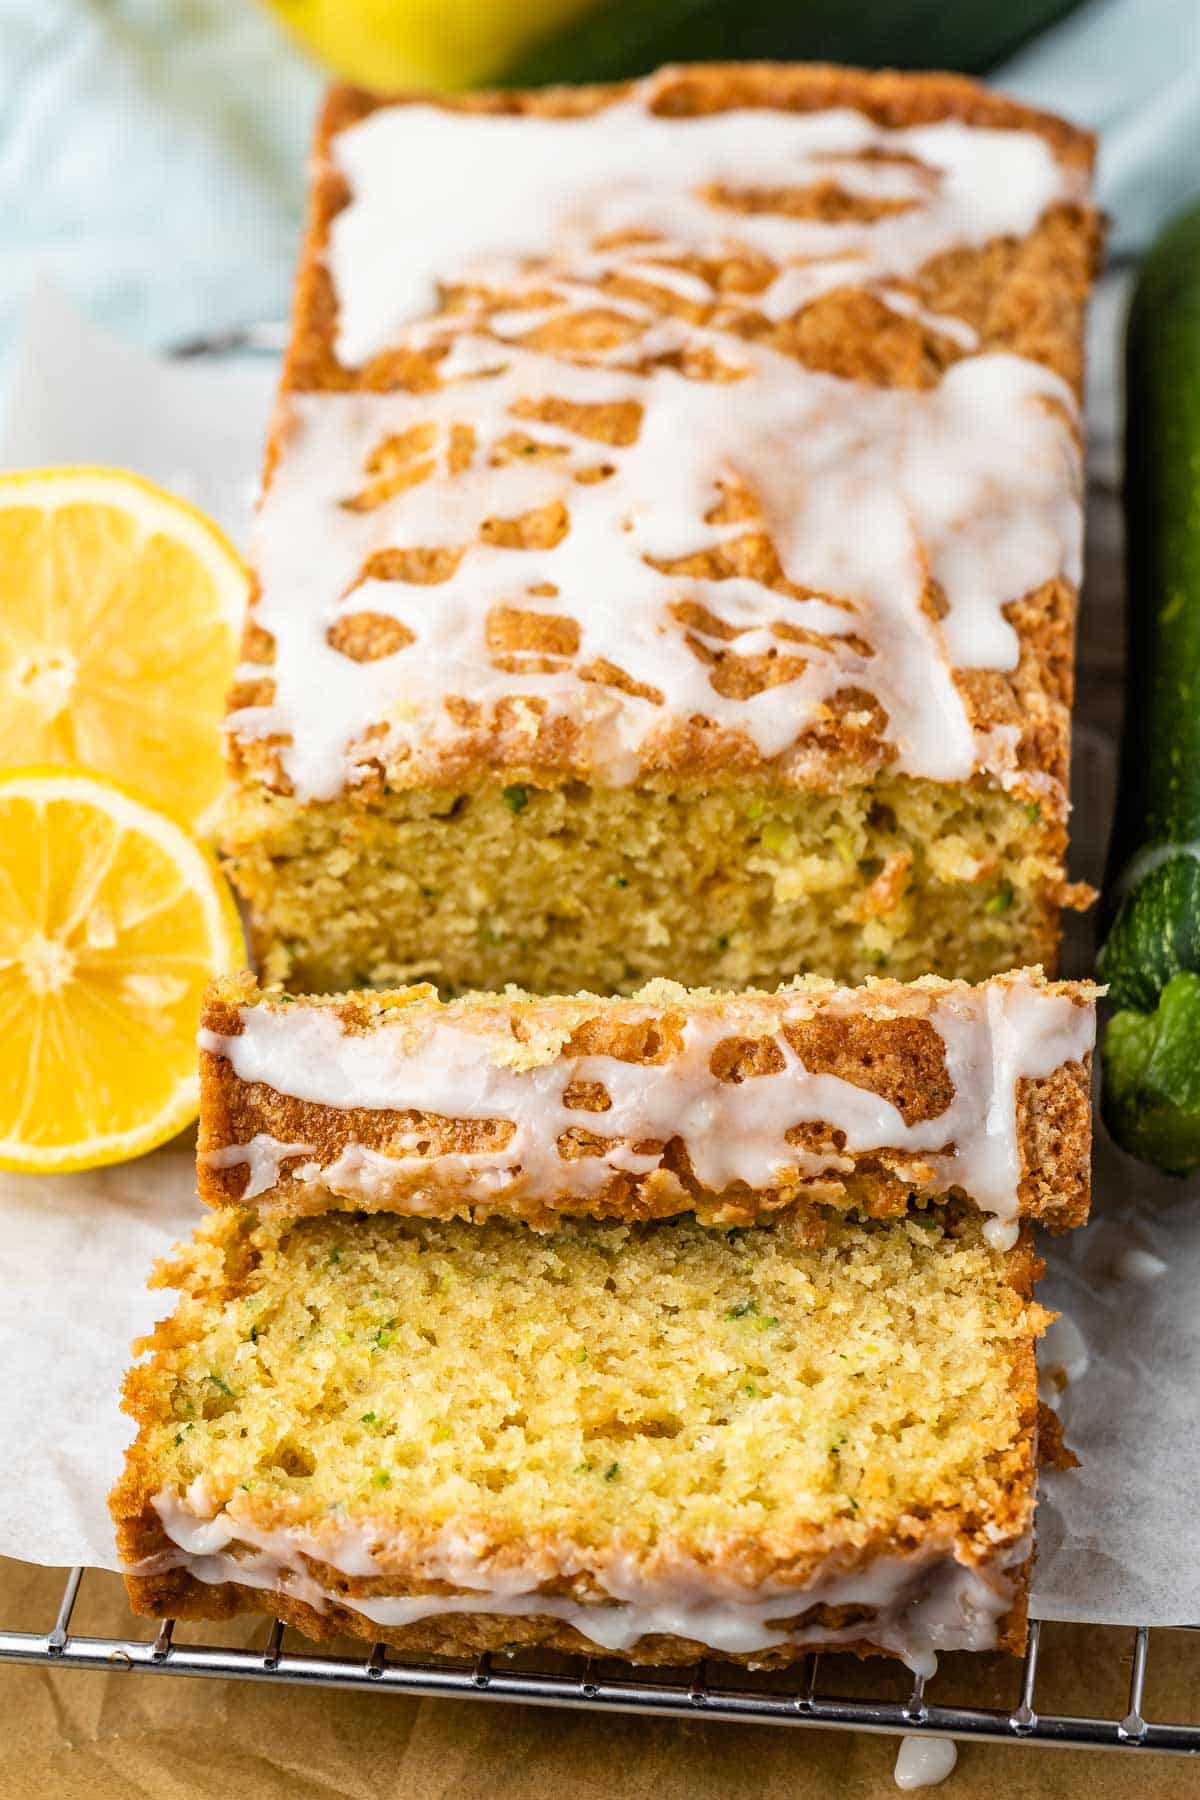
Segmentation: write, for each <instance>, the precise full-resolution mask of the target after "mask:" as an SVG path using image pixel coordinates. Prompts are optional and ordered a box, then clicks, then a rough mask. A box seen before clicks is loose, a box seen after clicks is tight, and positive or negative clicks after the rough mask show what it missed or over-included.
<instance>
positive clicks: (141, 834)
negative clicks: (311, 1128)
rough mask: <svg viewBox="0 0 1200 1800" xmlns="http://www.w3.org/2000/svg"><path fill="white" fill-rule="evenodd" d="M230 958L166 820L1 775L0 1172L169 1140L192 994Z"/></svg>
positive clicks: (189, 1063)
mask: <svg viewBox="0 0 1200 1800" xmlns="http://www.w3.org/2000/svg"><path fill="white" fill-rule="evenodd" d="M244 955H245V950H244V944H243V940H242V934H241V927H240V925H239V922H238V917H237V910H236V908H235V906H234V903H233V900H232V897H231V895H230V893H229V890H228V888H227V887H226V885H225V882H224V878H223V877H222V876H221V874H220V872H219V871H218V870H217V868H216V866H215V864H214V863H213V861H212V859H211V858H210V857H209V855H208V854H207V852H206V851H204V850H203V849H202V848H201V847H200V846H199V845H198V844H196V843H195V842H194V841H193V840H192V839H191V838H189V837H188V836H187V834H186V833H185V832H183V831H182V830H181V829H180V828H179V826H177V825H176V824H174V823H173V821H172V820H170V819H168V818H166V817H165V816H164V815H163V814H161V813H157V812H155V811H154V810H152V809H151V808H150V807H148V806H146V805H144V804H143V803H142V802H141V801H139V800H137V799H136V798H134V796H133V795H132V794H130V793H128V792H127V791H126V790H124V789H122V788H120V787H118V786H117V785H116V784H115V783H113V782H111V781H107V780H104V779H102V778H100V777H97V776H96V775H94V774H92V773H90V772H88V771H84V770H69V769H55V768H38V769H28V770H18V771H15V772H13V773H11V774H7V775H4V776H0V1168H8V1169H22V1170H26V1171H31V1172H33V1171H40V1172H43V1173H56V1172H60V1171H65V1170H68V1169H80V1168H97V1167H100V1166H101V1165H102V1164H105V1163H111V1162H121V1161H124V1160H126V1159H127V1158H129V1157H132V1156H136V1155H138V1154H140V1153H141V1152H142V1151H145V1150H149V1149H152V1148H153V1147H154V1146H155V1145H156V1144H160V1143H164V1142H165V1141H166V1140H167V1139H168V1138H170V1137H173V1136H174V1135H175V1134H176V1132H178V1131H180V1130H182V1129H183V1127H184V1126H185V1125H187V1124H188V1123H189V1122H190V1121H191V1120H192V1119H193V1118H194V1117H195V1114H196V1106H197V1082H196V1053H195V1035H196V1020H197V1017H198V1015H199V1009H200V996H201V994H202V992H203V989H204V987H205V984H206V983H207V982H208V980H209V979H210V978H211V977H212V976H213V975H215V974H218V973H222V972H225V971H228V970H229V969H231V968H235V967H237V966H238V964H239V963H241V961H242V960H243V959H244Z"/></svg>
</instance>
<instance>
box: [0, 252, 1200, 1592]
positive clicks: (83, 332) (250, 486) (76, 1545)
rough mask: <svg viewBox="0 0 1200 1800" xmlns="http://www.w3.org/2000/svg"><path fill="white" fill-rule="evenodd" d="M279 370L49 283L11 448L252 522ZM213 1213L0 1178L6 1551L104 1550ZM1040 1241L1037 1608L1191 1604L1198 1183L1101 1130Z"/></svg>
mask: <svg viewBox="0 0 1200 1800" xmlns="http://www.w3.org/2000/svg"><path fill="white" fill-rule="evenodd" d="M1119 300H1120V297H1119V293H1118V292H1117V291H1116V289H1115V288H1110V289H1109V290H1108V291H1107V292H1106V293H1105V294H1104V295H1103V296H1102V298H1101V303H1100V305H1099V306H1098V307H1097V309H1096V314H1095V319H1094V333H1095V337H1096V344H1095V351H1094V357H1093V367H1094V370H1095V373H1096V380H1095V383H1094V393H1093V400H1092V411H1091V417H1092V424H1093V430H1094V433H1095V435H1096V440H1097V441H1096V448H1095V454H1094V455H1093V458H1092V465H1091V466H1092V470H1093V477H1094V485H1093V491H1092V495H1091V507H1090V515H1089V530H1090V536H1091V539H1092V543H1091V554H1090V561H1089V571H1088V585H1087V594H1086V600H1085V608H1084V615H1083V622H1082V629H1081V634H1080V649H1081V654H1080V683H1079V723H1078V727H1077V732H1076V773H1075V789H1074V792H1075V797H1076V806H1077V813H1076V819H1075V848H1074V852H1073V874H1074V875H1075V876H1076V877H1080V878H1085V879H1091V880H1093V881H1095V880H1098V878H1099V873H1100V868H1101V864H1102V859H1103V847H1104V842H1105V837H1106V833H1107V824H1108V813H1109V809H1110V807H1111V798H1112V778H1113V766H1114V758H1113V745H1114V742H1115V733H1116V729H1117V725H1118V721H1119V706H1120V661H1121V651H1120V645H1121V632H1120V623H1119V575H1120V558H1119V514H1118V510H1117V506H1116V500H1115V494H1114V489H1113V474H1114V455H1113V419H1114V405H1115V403H1114V387H1113V380H1112V365H1113V358H1112V346H1113V343H1114V342H1115V337H1116V330H1117V325H1118V321H1119ZM270 384H271V371H270V369H269V368H264V366H263V365H262V364H261V363H254V364H242V365H239V366H236V367H231V368H218V369H213V368H211V367H203V368H201V367H198V366H196V365H194V364H193V365H182V366H173V365H170V364H167V363H164V362H162V361H159V360H156V359H154V358H149V357H145V356H143V355H141V354H140V353H137V352H133V351H131V350H129V349H127V348H125V347H124V346H119V345H113V344H110V343H108V342H107V341H106V340H105V339H104V338H103V337H102V336H101V335H100V334H98V333H96V332H95V331H93V330H92V329H91V328H89V327H87V326H86V325H85V324H84V323H83V322H82V321H80V320H78V319H77V318H75V317H73V315H72V314H71V313H70V310H69V308H67V307H66V306H65V303H63V302H62V301H61V299H60V298H59V297H58V296H56V295H54V294H53V293H52V292H43V294H42V295H41V296H40V297H39V301H38V305H37V306H36V308H35V309H34V311H33V315H32V318H31V323H30V328H29V332H28V334H27V340H26V345H25V352H24V355H23V357H22V358H21V360H20V365H19V374H18V378H17V381H16V384H15V386H14V389H13V393H12V398H11V408H10V415H9V419H8V424H7V430H6V434H5V436H4V438H3V440H2V446H0V460H3V461H6V462H8V463H10V464H12V463H15V462H21V463H37V462H56V461H97V462H124V463H126V464H128V465H130V466H133V467H136V468H138V469H140V470H142V471H143V472H144V473H146V474H148V475H151V476H153V477H154V478H156V479H158V480H160V481H164V482H166V483H167V484H169V485H173V486H175V487H178V488H181V489H182V490H183V491H185V492H187V493H188V494H189V495H190V496H191V497H193V498H195V499H196V500H197V501H198V502H199V503H200V504H202V505H205V506H207V507H209V508H210V509H211V510H213V511H215V512H216V513H217V515H218V516H219V517H220V518H221V519H222V521H223V522H224V523H225V524H226V525H227V527H228V528H229V529H230V530H231V531H232V532H233V533H234V534H235V536H238V537H242V536H243V535H244V529H245V521H246V516H247V510H248V502H249V498H250V496H251V494H252V493H253V490H254V485H255V480H256V472H257V466H258V459H259V454H260V448H261V442H262V436H263V428H264V420H265V416H266V409H267V405H268V402H269V393H270ZM1090 933H1091V926H1090V923H1088V922H1084V923H1083V924H1082V925H1081V926H1079V927H1077V928H1075V929H1074V931H1073V933H1072V936H1071V939H1070V942H1069V944H1068V965H1069V972H1081V971H1083V970H1084V969H1086V968H1087V967H1088V964H1089V958H1090ZM199 1214H200V1208H199V1205H198V1202H196V1201H195V1200H194V1198H193V1194H192V1188H191V1176H190V1169H189V1152H188V1151H187V1150H186V1148H179V1147H176V1148H173V1149H171V1150H168V1151H165V1152H160V1153H158V1154H157V1155H155V1156H153V1157H150V1158H146V1159H144V1160H143V1161H141V1162H139V1163H135V1164H131V1165H127V1166H125V1167H124V1168H122V1169H117V1170H111V1171H106V1172H103V1173H101V1174H97V1175H83V1176H72V1177H60V1178H57V1179H55V1180H34V1179H30V1178H21V1177H16V1176H0V1368H2V1369H3V1370H4V1377H5V1378H4V1381H3V1382H2V1383H0V1469H3V1471H4V1475H3V1480H2V1482H0V1555H6V1556H10V1557H15V1558H20V1559H24V1560H26V1561H29V1562H35V1563H37V1562H40V1563H48V1564H66V1563H85V1564H92V1565H96V1566H99V1567H105V1568H111V1567H112V1566H113V1564H114V1555H113V1548H112V1542H111V1535H110V1531H109V1525H108V1518H107V1512H106V1510H105V1496H106V1494H107V1491H108V1489H109V1487H110V1485H111V1483H112V1481H113V1479H114V1478H115V1475H116V1473H117V1470H118V1467H119V1462H120V1455H121V1450H122V1446H123V1444H124V1443H125V1441H126V1439H127V1436H128V1427H127V1421H125V1420H124V1419H123V1417H122V1416H121V1414H120V1413H119V1412H118V1410H117V1387H118V1383H119V1377H120V1374H121V1372H122V1371H123V1369H124V1368H125V1366H126V1364H127V1361H128V1352H127V1346H128V1344H129V1341H130V1339H131V1338H132V1337H133V1336H134V1335H135V1334H137V1333H138V1332H140V1331H143V1330H145V1329H147V1328H148V1326H149V1325H150V1323H151V1321H152V1320H153V1319H154V1318H156V1317H157V1316H159V1315H160V1314H163V1313H165V1312H167V1311H168V1310H169V1309H170V1303H171V1299H172V1296H171V1295H170V1294H168V1293H162V1292H156V1293H155V1294H153V1295H150V1294H147V1293H146V1292H145V1290H144V1288H143V1280H144V1275H145V1272H146V1271H147V1269H148V1268H149V1265H150V1264H151V1262H152V1261H153V1260H154V1259H155V1258H156V1257H158V1256H160V1255H162V1254H163V1253H164V1251H165V1250H166V1249H167V1248H168V1247H169V1245H170V1243H171V1242H172V1241H173V1240H174V1239H175V1238H177V1237H178V1236H180V1235H181V1234H183V1233H185V1232H187V1231H188V1230H189V1229H190V1227H191V1224H192V1223H193V1222H194V1221H195V1220H196V1219H198V1217H199ZM1044 1247H1045V1248H1046V1250H1047V1252H1048V1254H1049V1261H1050V1265H1051V1267H1050V1275H1049V1278H1048V1280H1047V1282H1046V1284H1045V1286H1044V1289H1043V1290H1042V1296H1041V1297H1043V1298H1044V1299H1045V1300H1046V1302H1047V1304H1050V1305H1053V1306H1057V1307H1060V1308H1062V1310H1063V1312H1064V1315H1065V1320H1064V1323H1063V1324H1061V1325H1060V1326H1058V1327H1056V1328H1055V1329H1054V1335H1053V1336H1052V1337H1051V1339H1050V1340H1049V1341H1048V1343H1047V1345H1046V1346H1045V1347H1044V1350H1045V1354H1044V1355H1043V1358H1042V1361H1043V1369H1044V1374H1045V1377H1046V1380H1047V1386H1048V1389H1049V1391H1050V1392H1051V1393H1052V1395H1053V1397H1054V1399H1055V1400H1056V1402H1057V1403H1058V1404H1059V1406H1060V1408H1061V1411H1062V1414H1063V1417H1064V1421H1065V1423H1066V1427H1067V1435H1068V1440H1069V1442H1070V1443H1071V1444H1072V1446H1073V1448H1074V1449H1075V1450H1076V1452H1077V1453H1078V1455H1079V1456H1080V1458H1081V1459H1082V1464H1083V1466H1082V1468H1081V1469H1079V1470H1077V1471H1074V1472H1072V1473H1067V1474H1051V1475H1048V1476H1047V1478H1046V1480H1045V1482H1044V1485H1043V1500H1042V1505H1041V1510H1040V1515H1039V1542H1040V1552H1039V1561H1038V1565H1037V1572H1036V1577H1035V1585H1034V1606H1035V1609H1036V1610H1037V1611H1038V1612H1039V1613H1040V1614H1041V1616H1042V1617H1045V1618H1051V1619H1075V1620H1081V1621H1102V1620H1106V1621H1109V1622H1112V1623H1114V1624H1130V1623H1145V1624H1154V1625H1176V1624H1188V1623H1193V1622H1196V1621H1200V1508H1197V1506H1196V1504H1195V1499H1194V1497H1195V1495H1196V1493H1197V1491H1200V1430H1198V1428H1197V1401H1196V1395H1197V1393H1198V1392H1200V1306H1198V1305H1197V1298H1196V1297H1197V1295H1198V1294H1200V1194H1198V1191H1197V1188H1196V1186H1195V1185H1194V1184H1193V1185H1191V1186H1184V1185H1182V1184H1180V1183H1177V1182H1169V1181H1167V1180H1165V1179H1160V1178H1155V1177H1152V1176H1151V1175H1150V1174H1149V1173H1148V1172H1147V1171H1145V1170H1143V1169H1142V1168H1141V1167H1140V1166H1139V1165H1137V1164H1135V1163H1133V1162H1131V1161H1130V1160H1128V1159H1126V1158H1123V1157H1122V1156H1121V1155H1120V1154H1119V1153H1118V1152H1117V1151H1116V1150H1115V1149H1113V1148H1112V1146H1111V1145H1108V1144H1107V1143H1105V1142H1103V1141H1101V1142H1099V1143H1098V1145H1097V1156H1096V1206H1095V1216H1094V1220H1093V1223H1092V1225H1091V1226H1089V1227H1088V1229H1087V1230H1086V1231H1084V1232H1080V1233H1076V1234H1074V1235H1073V1236H1072V1237H1071V1238H1069V1239H1066V1240H1062V1239H1060V1240H1057V1242H1056V1241H1055V1240H1052V1239H1051V1240H1047V1243H1046V1245H1045V1246H1044ZM1131 1251H1141V1252H1143V1255H1141V1256H1138V1255H1133V1256H1131V1255H1130V1252H1131ZM1145 1253H1148V1255H1149V1259H1150V1260H1147V1256H1146V1254H1145ZM1154 1259H1157V1260H1158V1263H1160V1264H1161V1265H1162V1267H1161V1269H1159V1268H1158V1267H1157V1266H1156V1263H1155V1261H1154ZM1068 1321H1069V1322H1068Z"/></svg>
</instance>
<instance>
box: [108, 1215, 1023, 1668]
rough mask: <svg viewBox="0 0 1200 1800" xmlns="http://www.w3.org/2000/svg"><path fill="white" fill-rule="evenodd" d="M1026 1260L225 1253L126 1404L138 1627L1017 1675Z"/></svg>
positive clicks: (201, 1258) (383, 1237) (233, 1221)
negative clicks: (866, 1656)
mask: <svg viewBox="0 0 1200 1800" xmlns="http://www.w3.org/2000/svg"><path fill="white" fill-rule="evenodd" d="M1036 1273H1037V1265H1036V1259H1035V1258H1034V1256H1033V1254H1032V1251H1031V1249H1030V1245H1029V1236H1028V1227H1025V1228H1023V1230H1022V1236H1021V1239H1020V1241H1019V1243H1018V1245H1017V1247H1016V1249H1015V1250H1013V1251H1011V1252H1008V1253H1002V1252H999V1251H996V1250H993V1249H992V1248H991V1247H990V1246H989V1245H988V1244H987V1243H986V1241H985V1240H984V1238H983V1235H982V1232H981V1229H980V1223H979V1219H978V1215H977V1214H975V1213H973V1212H972V1211H970V1210H969V1209H966V1208H961V1207H949V1208H934V1209H931V1210H930V1211H929V1212H928V1213H927V1214H925V1215H923V1216H921V1217H918V1218H906V1219H904V1220H902V1221H888V1222H883V1221H871V1220H867V1221H865V1222H863V1221H860V1222H854V1221H850V1220H848V1219H846V1218H844V1217H842V1216H841V1215H838V1214H835V1213H827V1214H825V1215H823V1217H822V1218H821V1219H819V1220H816V1221H812V1222H810V1223H809V1224H808V1225H807V1226H806V1227H805V1228H804V1229H800V1228H798V1227H797V1226H795V1225H787V1224H779V1225H774V1226H763V1227H756V1228H753V1229H750V1230H747V1231H732V1232H728V1233H726V1232H719V1231H711V1230H705V1229H704V1228H703V1227H701V1226H699V1225H697V1224H696V1223H695V1221H690V1220H684V1221H677V1222H673V1223H671V1224H663V1223H658V1222H655V1223H650V1224H643V1225H625V1224H600V1223H596V1222H594V1221H585V1222H578V1223H568V1224H566V1225H564V1226H563V1227H562V1229H561V1230H560V1231H559V1232H557V1233H555V1234H554V1235H553V1236H540V1235H538V1234H537V1233H534V1232H531V1231H529V1230H528V1229H527V1228H525V1227H523V1226H521V1225H520V1224H516V1223H514V1222H512V1221H509V1220H499V1219H497V1220H492V1221H490V1222H489V1223H487V1224H485V1225H480V1226H477V1225H470V1224H464V1223H462V1222H455V1221H450V1222H444V1221H425V1220H420V1221H418V1220H411V1219H404V1218H398V1217H395V1216H386V1215H378V1216H374V1217H364V1216H360V1217H357V1218H350V1217H346V1216H344V1215H339V1214H330V1215H326V1216H323V1217H320V1218H313V1219H301V1220H294V1221H281V1220H273V1221H261V1220H258V1221H256V1220H255V1219H254V1218H253V1216H252V1215H250V1214H248V1213H245V1212H235V1213H224V1214H220V1215H218V1216H217V1217H216V1218H214V1219H213V1220H211V1221H210V1222H209V1223H208V1224H206V1225H205V1226H204V1227H203V1228H202V1229H201V1231H200V1232H199V1233H198V1235H197V1237H196V1239H195V1241H194V1243H193V1244H192V1245H191V1246H190V1247H187V1248H184V1249H183V1250H182V1251H181V1252H180V1253H179V1255H178V1261H177V1262H176V1264H175V1265H174V1266H173V1267H168V1268H166V1269H164V1270H162V1271H160V1273H159V1277H158V1279H159V1280H160V1282H162V1283H165V1284H170V1285H174V1286H178V1287H179V1288H181V1289H182V1298H181V1300H180V1302H179V1307H178V1310H177V1312H176V1314H175V1316H174V1318H172V1319H170V1320H169V1321H167V1322H166V1323H164V1324H162V1325H160V1326H159V1328H158V1330H157V1332H156V1333H155V1335H154V1336H153V1338H151V1339H150V1340H148V1348H149V1350H150V1353H151V1354H150V1357H149V1360H148V1361H146V1362H144V1363H143V1364H141V1365H140V1366H138V1367H137V1368H135V1369H134V1370H133V1372H132V1373H131V1374H130V1375H129V1377H128V1379H127V1382H126V1390H125V1405H126V1408H127V1410H128V1411H130V1412H131V1413H132V1414H133V1415H134V1417H135V1418H136V1419H137V1422H138V1426H139V1430H138V1436H137V1439H136V1442H135V1443H134V1445H133V1446H132V1448H131V1450H130V1451H129V1455H128V1460H127V1464H126V1468H125V1471H124V1474H123V1476H122V1477H121V1479H120V1481H119V1483H118V1485H117V1487H116V1489H115V1490H114V1493H113V1496H112V1509H113V1514H114V1518H115V1520H116V1524H117V1528H118V1541H119V1547H120V1553H121V1556H122V1560H123V1563H124V1566H125V1569H126V1572H127V1579H128V1585H129V1592H130V1596H131V1599H132V1602H133V1605H134V1608H135V1610H136V1611H138V1612H142V1613H151V1614H157V1615H160V1616H178V1617H185V1618H187V1617H197V1618H216V1617H225V1616H227V1615H229V1614H232V1613H235V1612H240V1611H244V1610H260V1611H266V1612H270V1613H273V1614H275V1615H276V1616H278V1617H279V1618H281V1619H284V1620H286V1621H287V1622H288V1623H289V1624H292V1625H295V1626H296V1627H298V1628H299V1629H300V1630H302V1631H304V1632H307V1633H309V1634H310V1635H311V1636H314V1637H327V1636H331V1635H333V1634H335V1633H337V1632H344V1631H349V1632H352V1633H355V1634H356V1635H358V1636H362V1637H366V1638H369V1639H372V1640H380V1641H383V1642H385V1643H387V1644H391V1645H394V1646H397V1647H401V1648H404V1649H414V1650H420V1651H426V1652H446V1653H451V1654H460V1653H470V1652H476V1651H482V1650H500V1649H507V1648H512V1647H520V1646H525V1645H534V1644H542V1645H547V1646H552V1647H554V1648H556V1649H564V1650H585V1651H600V1652H617V1653H619V1654H621V1655H624V1656H628V1657H631V1658H633V1659H634V1660H646V1661H653V1662H664V1661H673V1660H675V1661H679V1660H686V1661H691V1660H693V1659H694V1658H696V1657H697V1656H701V1655H703V1654H705V1653H715V1654H718V1655H720V1656H723V1657H730V1658H733V1659H737V1660H744V1661H749V1662H752V1663H755V1664H771V1663H781V1662H788V1661H791V1660H793V1659H794V1658H795V1657H796V1656H798V1655H799V1654H800V1653H801V1652H802V1651H803V1650H804V1649H807V1648H810V1647H812V1646H814V1645H824V1646H834V1645H836V1646H839V1647H842V1648H850V1649H854V1650H857V1651H868V1650H880V1651H887V1652H890V1653H892V1654H895V1655H898V1656H902V1657H904V1658H905V1660H906V1661H908V1662H909V1663H910V1665H911V1666H913V1667H914V1668H928V1667H929V1661H930V1658H931V1656H932V1655H933V1654H934V1653H936V1652H937V1651H938V1650H940V1649H989V1648H993V1647H997V1646H998V1647H1002V1648H1007V1649H1012V1650H1018V1649H1020V1647H1021V1645H1022V1642H1023V1638H1024V1631H1025V1596H1026V1586H1027V1579H1028V1570H1029V1563H1030V1556H1031V1528H1032V1523H1033V1510H1034V1494H1035V1474H1036V1460H1037V1402H1036V1383H1035V1373H1034V1354H1033V1345H1034V1339H1035V1338H1036V1336H1037V1335H1038V1333H1039V1332H1040V1331H1041V1329H1042V1328H1043V1325H1044V1323H1045V1320H1046V1317H1047V1315H1045V1314H1044V1313H1043V1312H1042V1311H1041V1309H1040V1308H1039V1307H1038V1306H1037V1305H1036V1304H1035V1303H1034V1302H1033V1301H1032V1300H1031V1298H1030V1293H1031V1284H1032V1281H1033V1279H1034V1277H1035V1275H1036Z"/></svg>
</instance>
